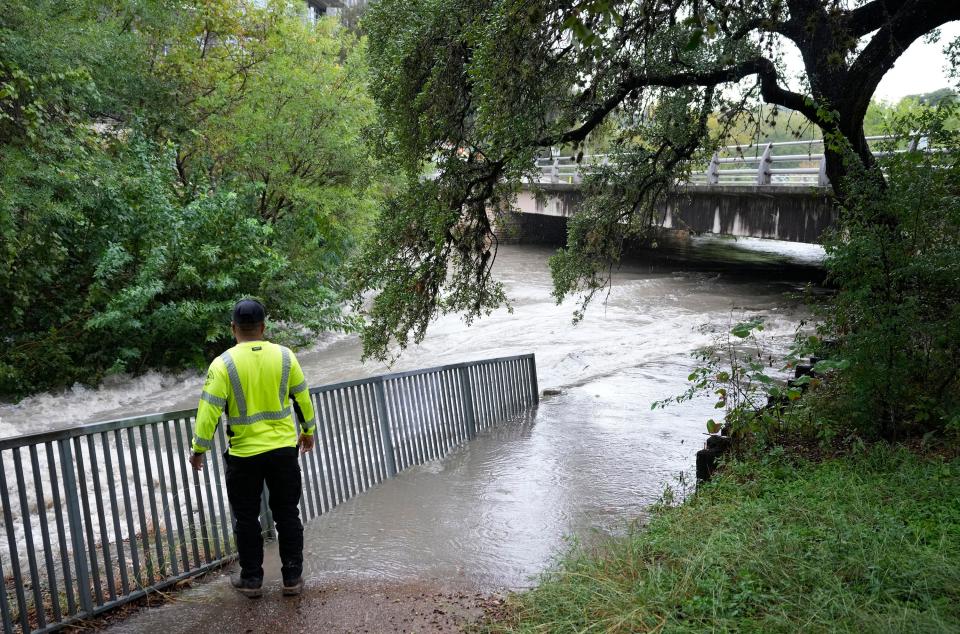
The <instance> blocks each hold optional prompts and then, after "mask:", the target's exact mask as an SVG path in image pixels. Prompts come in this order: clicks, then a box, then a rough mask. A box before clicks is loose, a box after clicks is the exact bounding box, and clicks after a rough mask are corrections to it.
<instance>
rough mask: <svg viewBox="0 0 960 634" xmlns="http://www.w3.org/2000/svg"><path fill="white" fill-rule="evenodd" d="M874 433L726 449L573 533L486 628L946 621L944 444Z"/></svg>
mask: <svg viewBox="0 0 960 634" xmlns="http://www.w3.org/2000/svg"><path fill="white" fill-rule="evenodd" d="M958 455H960V454H958V453H957V451H956V449H954V451H953V454H952V456H951V455H949V454H947V455H945V454H944V453H942V452H938V451H928V452H920V453H914V452H911V451H909V450H907V449H905V448H903V447H897V446H890V445H887V444H875V445H862V444H858V445H856V446H854V447H853V448H852V449H851V450H850V451H849V453H847V454H846V455H844V456H842V457H831V458H829V459H826V460H823V461H812V460H809V459H806V458H802V457H799V456H798V455H796V454H794V453H791V452H789V451H786V450H783V449H782V448H776V447H774V448H772V449H765V450H763V451H760V450H758V451H756V452H755V453H752V454H750V455H744V456H741V457H738V458H736V459H734V460H730V461H729V462H728V463H727V464H726V466H725V469H724V470H723V472H722V474H721V475H720V476H719V477H717V478H715V480H714V481H713V482H711V483H709V484H707V485H705V486H703V487H702V488H701V489H700V490H699V491H698V492H697V494H696V495H694V496H693V497H692V498H690V499H688V500H687V501H686V502H684V503H683V504H680V505H678V506H672V505H669V504H661V505H658V506H657V507H655V508H654V509H653V511H652V517H651V519H650V521H649V524H647V525H646V526H643V527H637V528H636V529H635V530H632V531H630V532H629V533H628V534H627V535H624V536H622V537H615V538H611V539H609V540H606V541H604V542H603V543H602V544H601V545H599V546H597V547H593V548H586V547H578V548H575V549H574V550H572V551H571V552H569V553H568V554H566V555H565V556H564V558H563V559H562V560H561V561H560V562H559V563H558V564H557V565H556V567H555V568H554V569H553V570H551V571H550V572H548V573H547V574H545V575H544V577H543V579H542V581H541V583H540V584H539V585H538V586H537V587H536V588H535V589H533V590H531V591H529V592H527V593H524V594H518V595H513V596H511V598H510V599H509V600H508V603H507V608H506V609H505V611H504V612H503V614H501V615H500V618H499V619H498V620H497V621H496V622H494V623H490V624H487V625H486V626H485V628H484V629H485V631H487V632H705V631H712V632H797V631H805V632H908V631H909V632H957V631H960V457H958Z"/></svg>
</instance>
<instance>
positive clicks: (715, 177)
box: [707, 152, 720, 185]
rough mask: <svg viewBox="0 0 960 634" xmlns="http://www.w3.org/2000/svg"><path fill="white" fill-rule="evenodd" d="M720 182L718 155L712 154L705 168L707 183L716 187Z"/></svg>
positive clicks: (716, 153) (717, 153)
mask: <svg viewBox="0 0 960 634" xmlns="http://www.w3.org/2000/svg"><path fill="white" fill-rule="evenodd" d="M719 182H720V153H719V152H714V153H713V156H712V157H711V158H710V165H709V166H707V183H708V184H710V185H716V184H718V183H719Z"/></svg>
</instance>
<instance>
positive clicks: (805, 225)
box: [506, 183, 836, 244]
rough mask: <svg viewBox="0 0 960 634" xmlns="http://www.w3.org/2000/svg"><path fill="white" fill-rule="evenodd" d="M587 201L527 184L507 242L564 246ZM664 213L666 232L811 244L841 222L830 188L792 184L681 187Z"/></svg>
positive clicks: (556, 188) (562, 187)
mask: <svg viewBox="0 0 960 634" xmlns="http://www.w3.org/2000/svg"><path fill="white" fill-rule="evenodd" d="M538 190H539V192H540V193H541V196H538V195H537V192H538ZM581 198H582V196H581V192H580V185H579V184H576V183H540V184H530V185H525V186H524V187H523V189H522V190H521V191H520V193H519V195H518V196H517V207H518V208H519V210H520V213H519V214H518V215H517V216H516V217H515V218H513V219H511V224H512V225H513V227H512V229H511V230H510V231H509V232H507V233H508V235H507V236H506V237H507V239H510V238H515V239H518V240H522V241H524V242H535V243H539V242H543V243H550V244H563V243H564V242H565V240H566V230H567V219H568V218H570V217H571V216H572V215H573V214H574V213H576V210H577V208H578V207H579V204H580V200H581ZM658 212H659V214H660V217H659V220H660V222H661V223H662V226H663V227H664V228H666V229H680V230H686V231H692V232H694V233H718V234H725V235H733V236H751V237H755V238H772V239H775V240H789V241H792V242H811V243H815V242H817V241H818V239H819V237H820V235H821V234H822V233H823V231H824V230H825V229H826V228H827V227H829V226H830V225H831V224H832V223H833V222H834V220H835V218H836V210H835V209H834V207H833V203H832V200H831V189H830V188H829V187H795V186H789V185H770V186H766V187H761V186H756V185H753V186H751V185H733V186H729V185H728V186H717V185H681V186H678V187H677V188H676V189H675V190H674V191H672V192H670V194H669V195H668V196H667V199H666V201H665V204H664V206H663V208H662V209H660V210H658Z"/></svg>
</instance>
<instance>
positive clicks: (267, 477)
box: [190, 299, 316, 598]
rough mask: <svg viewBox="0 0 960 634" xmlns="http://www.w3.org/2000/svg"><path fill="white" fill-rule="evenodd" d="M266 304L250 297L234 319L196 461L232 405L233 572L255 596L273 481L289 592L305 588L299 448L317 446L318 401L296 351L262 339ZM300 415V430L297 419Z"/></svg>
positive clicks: (217, 364) (200, 422)
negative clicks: (264, 502)
mask: <svg viewBox="0 0 960 634" xmlns="http://www.w3.org/2000/svg"><path fill="white" fill-rule="evenodd" d="M265 320H266V315H265V311H264V308H263V305H262V304H261V303H260V302H258V301H256V300H253V299H243V300H240V301H239V302H237V304H236V306H234V308H233V321H232V323H231V324H230V327H231V329H232V330H233V336H234V338H235V339H236V340H237V345H235V346H234V347H232V348H230V349H229V350H227V351H226V352H224V353H223V354H222V355H220V356H219V357H217V358H216V359H214V361H213V363H211V364H210V369H209V370H208V371H207V380H206V382H205V383H204V385H203V392H202V393H201V395H200V406H199V407H198V409H197V424H196V433H195V435H194V438H193V455H192V456H191V457H190V462H191V464H192V465H193V468H194V469H196V470H198V471H199V470H200V469H201V468H203V455H204V453H205V452H206V451H207V450H209V449H211V448H212V447H213V434H214V431H215V430H216V428H217V423H218V422H219V420H220V415H221V414H222V413H223V412H224V411H226V414H227V420H226V422H227V427H226V433H227V437H228V438H229V444H230V448H229V449H228V450H227V452H226V453H225V454H224V461H225V462H226V480H227V497H228V498H229V500H230V507H231V509H232V510H233V516H234V535H235V537H236V540H237V550H238V552H239V558H240V573H239V574H237V575H234V576H233V578H232V579H231V582H232V583H233V586H234V587H235V588H236V589H237V590H239V591H240V592H241V593H242V594H244V595H246V596H248V597H250V598H256V597H259V596H262V594H263V590H262V585H263V537H262V535H261V529H260V495H261V493H262V491H263V485H264V483H266V485H267V489H268V491H269V493H270V495H269V500H270V511H271V512H272V513H273V520H274V523H275V524H276V527H277V538H278V541H279V542H280V562H281V574H282V575H283V594H284V595H296V594H300V591H301V590H302V589H303V578H302V574H303V524H302V523H301V522H300V511H299V508H298V504H299V503H300V489H301V480H300V465H299V463H298V462H297V447H298V446H299V448H300V452H307V451H310V450H311V449H313V440H314V439H313V432H314V431H315V430H316V423H315V422H314V411H313V403H311V401H310V393H309V392H308V391H307V381H306V379H305V378H304V376H303V370H302V369H301V368H300V364H299V363H298V362H297V358H296V357H295V356H294V354H293V353H292V352H291V351H290V350H289V349H287V348H285V347H283V346H279V345H276V344H273V343H270V342H269V341H265V340H264V339H263V332H264V327H265ZM294 413H296V414H297V416H298V418H299V420H300V425H301V429H302V431H301V433H300V435H299V437H298V436H297V431H296V426H295V424H294V421H293V415H294Z"/></svg>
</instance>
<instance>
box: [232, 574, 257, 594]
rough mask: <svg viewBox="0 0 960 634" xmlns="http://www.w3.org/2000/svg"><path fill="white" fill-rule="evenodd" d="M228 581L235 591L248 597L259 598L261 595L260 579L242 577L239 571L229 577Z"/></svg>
mask: <svg viewBox="0 0 960 634" xmlns="http://www.w3.org/2000/svg"><path fill="white" fill-rule="evenodd" d="M230 583H231V584H232V585H233V587H234V588H236V589H237V592H239V593H240V594H242V595H243V596H245V597H247V598H249V599H259V598H260V597H262V596H263V587H262V586H263V580H262V579H244V578H243V577H241V576H240V573H237V574H235V575H232V576H231V577H230Z"/></svg>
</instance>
